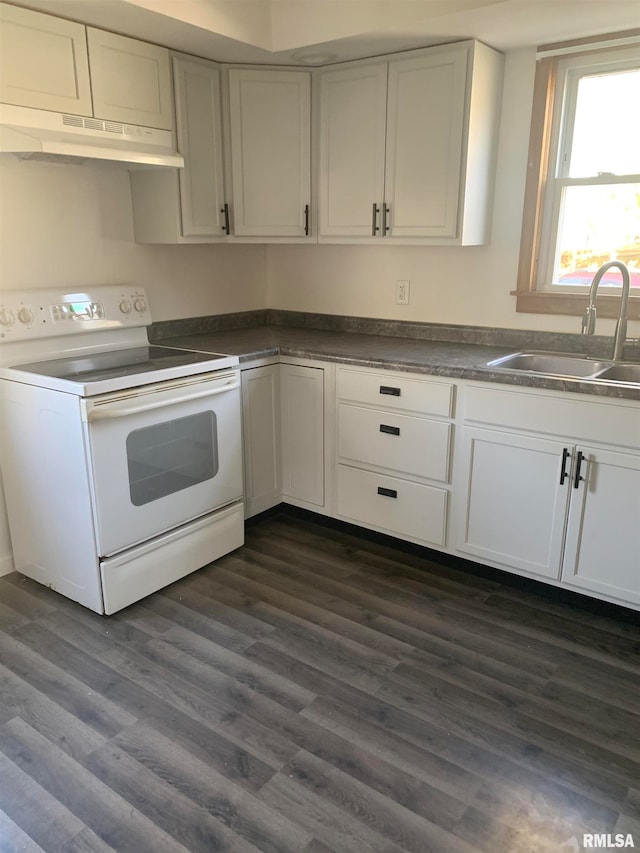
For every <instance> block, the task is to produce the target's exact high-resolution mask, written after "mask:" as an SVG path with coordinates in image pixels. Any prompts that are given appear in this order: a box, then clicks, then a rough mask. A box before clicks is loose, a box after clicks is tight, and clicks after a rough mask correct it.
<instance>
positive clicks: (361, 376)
mask: <svg viewBox="0 0 640 853" xmlns="http://www.w3.org/2000/svg"><path fill="white" fill-rule="evenodd" d="M453 388H454V386H453V385H452V384H451V383H448V382H434V381H432V380H430V379H414V378H413V377H407V376H404V375H398V374H397V373H366V372H365V371H360V370H346V369H344V368H342V369H340V370H338V399H339V400H347V401H350V402H352V403H362V404H364V405H367V406H377V407H378V408H384V409H392V410H394V411H395V410H397V411H405V412H416V413H417V414H424V415H440V416H442V417H444V418H449V417H451V414H452V411H453Z"/></svg>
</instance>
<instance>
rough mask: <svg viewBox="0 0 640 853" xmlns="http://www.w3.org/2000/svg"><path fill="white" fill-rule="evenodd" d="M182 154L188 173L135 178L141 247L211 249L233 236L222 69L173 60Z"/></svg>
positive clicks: (156, 172) (157, 172)
mask: <svg viewBox="0 0 640 853" xmlns="http://www.w3.org/2000/svg"><path fill="white" fill-rule="evenodd" d="M173 84H174V90H175V99H176V136H177V144H178V151H179V152H180V153H181V154H182V156H183V157H184V168H182V169H177V170H173V169H140V170H136V171H133V172H131V176H130V177H131V200H132V203H133V228H134V233H135V238H136V241H137V242H138V243H211V242H215V241H219V240H220V239H221V238H223V237H225V236H226V234H227V219H228V209H227V207H226V205H225V198H224V176H223V160H222V117H221V103H220V94H221V93H220V71H219V69H218V66H217V65H215V64H214V63H212V62H207V61H205V60H199V59H193V58H192V57H190V56H183V55H175V56H174V57H173Z"/></svg>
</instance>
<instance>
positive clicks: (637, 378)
mask: <svg viewBox="0 0 640 853" xmlns="http://www.w3.org/2000/svg"><path fill="white" fill-rule="evenodd" d="M597 378H598V379H607V380H608V381H609V382H631V383H635V384H640V364H614V365H612V366H611V367H607V368H606V370H602V371H601V372H600V373H599V374H598V376H597Z"/></svg>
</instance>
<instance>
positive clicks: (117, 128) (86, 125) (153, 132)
mask: <svg viewBox="0 0 640 853" xmlns="http://www.w3.org/2000/svg"><path fill="white" fill-rule="evenodd" d="M0 152H11V153H13V154H18V155H19V156H21V157H34V158H40V159H42V158H45V157H46V158H47V159H49V158H52V159H53V158H54V157H55V158H61V159H68V158H73V160H74V161H75V160H89V159H91V160H96V159H97V160H115V161H120V162H123V163H131V164H133V165H136V166H154V167H157V166H171V167H173V168H181V167H182V166H184V158H183V157H182V156H181V155H180V154H178V153H177V151H176V149H175V145H174V141H173V134H172V133H171V131H169V130H158V129H157V128H154V127H139V126H138V125H133V124H121V123H120V122H117V121H102V119H96V118H90V117H88V116H77V115H70V114H67V113H54V112H48V111H46V110H35V109H31V108H30V107H17V106H13V105H11V104H0Z"/></svg>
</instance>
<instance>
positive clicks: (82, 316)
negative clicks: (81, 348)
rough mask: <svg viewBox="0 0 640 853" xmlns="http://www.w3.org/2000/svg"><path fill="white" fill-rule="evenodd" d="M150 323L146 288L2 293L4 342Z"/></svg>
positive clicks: (0, 320)
mask: <svg viewBox="0 0 640 853" xmlns="http://www.w3.org/2000/svg"><path fill="white" fill-rule="evenodd" d="M150 324H151V312H150V311H149V303H148V300H147V295H146V293H145V290H144V288H143V287H133V286H130V285H117V284H113V285H111V284H105V285H99V286H92V287H88V288H86V289H82V288H69V289H67V290H61V289H60V288H56V289H54V288H51V289H41V290H5V291H3V292H2V293H0V342H8V341H25V340H30V339H35V338H49V337H53V336H56V335H73V334H77V333H81V332H85V333H86V332H90V331H92V330H94V329H95V330H96V331H102V330H104V329H118V328H135V327H137V326H149V325H150Z"/></svg>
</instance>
